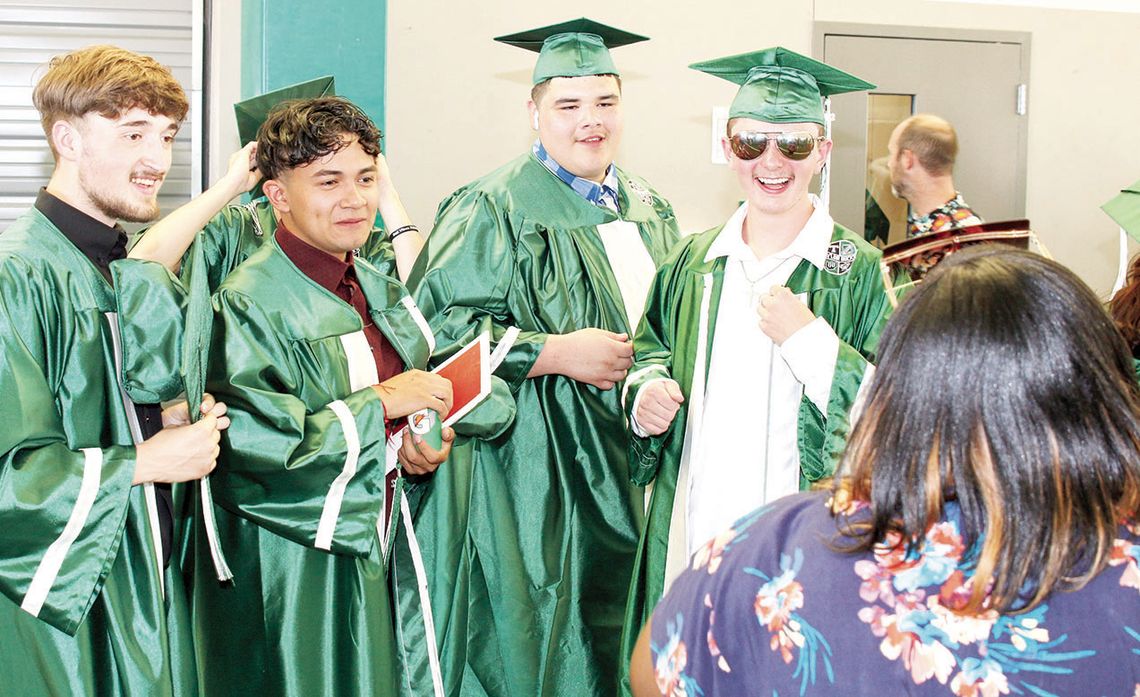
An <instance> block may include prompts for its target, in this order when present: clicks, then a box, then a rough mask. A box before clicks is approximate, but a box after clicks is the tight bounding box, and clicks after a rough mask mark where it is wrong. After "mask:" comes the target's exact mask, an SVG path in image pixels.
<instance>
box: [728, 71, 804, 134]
mask: <svg viewBox="0 0 1140 697" xmlns="http://www.w3.org/2000/svg"><path fill="white" fill-rule="evenodd" d="M728 117H729V118H731V119H735V118H739V117H743V118H750V119H756V120H757V121H767V122H768V123H801V122H802V123H818V124H819V125H821V126H822V125H824V119H823V102H822V98H821V97H820V95H819V86H818V85H817V84H816V82H815V78H814V77H812V76H811V75H809V74H807V73H805V72H803V71H802V70H796V69H795V68H777V67H768V66H765V67H760V68H753V69H752V70H751V71H749V73H748V81H747V82H745V83H744V84H743V85H742V86H741V87H740V89H739V90H737V92H736V97H735V98H734V99H733V100H732V106H730V107H729V109H728Z"/></svg>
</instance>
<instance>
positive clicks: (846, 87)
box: [689, 46, 875, 126]
mask: <svg viewBox="0 0 1140 697" xmlns="http://www.w3.org/2000/svg"><path fill="white" fill-rule="evenodd" d="M689 67H690V68H693V69H695V70H700V71H701V72H705V73H708V74H709V75H715V76H717V77H721V78H724V79H725V80H728V81H729V82H733V83H736V84H738V85H740V90H738V91H737V93H736V98H735V99H733V100H732V106H731V107H730V108H729V110H728V117H729V118H736V117H738V116H743V117H747V118H751V119H757V120H759V121H767V122H768V123H799V122H801V121H802V122H809V123H818V124H819V125H821V126H823V125H825V123H824V118H823V104H822V101H821V100H822V98H823V97H827V96H830V95H833V94H842V93H843V92H857V91H859V90H870V89H874V88H875V85H872V84H871V83H869V82H866V81H864V80H860V79H859V78H857V77H855V76H854V75H849V74H848V73H845V72H843V71H842V70H839V69H838V68H833V67H831V66H830V65H828V64H826V63H821V62H820V61H817V60H814V59H812V58H808V57H807V56H801V55H800V54H798V53H796V52H795V51H789V50H788V49H786V48H782V47H780V46H776V47H774V48H766V49H764V50H763V51H753V52H751V53H741V54H739V55H736V56H728V57H727V58H717V59H716V60H710V61H704V62H703V63H693V64H692V65H690V66H689Z"/></svg>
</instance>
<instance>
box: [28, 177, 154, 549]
mask: <svg viewBox="0 0 1140 697" xmlns="http://www.w3.org/2000/svg"><path fill="white" fill-rule="evenodd" d="M35 205H36V210H38V211H39V212H40V213H43V214H44V217H45V218H47V219H48V220H50V221H51V224H52V225H55V226H56V227H57V228H59V231H60V232H61V233H63V236H64V237H66V238H67V239H68V240H69V241H70V242H71V243H72V244H73V245H75V247H76V248H77V249H78V250H79V251H81V252H83V254H84V256H86V257H87V258H88V259H90V260H91V263H92V264H94V265H95V268H96V269H98V270H99V273H101V274H103V278H105V279H107V282H108V283H111V269H110V266H111V262H112V261H115V260H116V259H122V258H124V257H126V256H127V233H126V232H124V231H123V228H121V227H119V226H118V225H116V226H114V227H109V226H107V225H105V224H103V223H101V222H100V221H98V220H96V219H95V218H92V217H91V216H89V215H87V214H86V213H84V212H83V211H81V210H79V209H78V208H76V207H75V206H72V205H71V204H69V203H66V202H64V201H63V200H61V199H59V198H58V197H56V196H53V195H52V194H49V193H48V191H47V189H40V193H39V196H37V197H36V204H35ZM117 377H118V376H116V378H117ZM135 412H136V413H137V414H138V419H139V430H140V431H141V432H142V437H143V439H144V440H145V439H147V438H150V437H151V436H153V435H154V434H156V433H158V432H159V431H161V430H162V408H161V406H159V405H158V404H136V405H135ZM154 491H155V494H156V498H157V500H158V525H159V533H160V536H161V538H162V559H163V563H164V564H168V563H169V562H170V550H171V549H172V547H173V540H174V533H173V522H174V516H173V513H172V511H173V509H174V505H173V501H172V499H171V494H170V485H169V484H161V483H156V484H155V486H154Z"/></svg>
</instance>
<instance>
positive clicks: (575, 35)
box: [495, 17, 649, 85]
mask: <svg viewBox="0 0 1140 697" xmlns="http://www.w3.org/2000/svg"><path fill="white" fill-rule="evenodd" d="M648 40H649V37H647V36H641V35H639V34H631V33H630V32H628V31H622V30H621V29H615V28H613V27H608V26H606V25H604V24H599V23H598V22H595V21H594V20H592V19H586V18H585V17H581V18H579V19H573V20H570V21H569V22H562V23H561V24H552V25H550V26H549V27H541V28H539V29H529V30H527V31H520V32H518V33H517V34H508V35H506V36H496V37H495V41H501V42H502V43H504V44H510V45H511V46H517V47H519V48H525V49H526V50H528V51H536V52H537V53H538V62H537V63H535V64H534V75H533V78H532V79H533V80H534V82H533V84H535V85H537V84H538V83H540V82H545V81H546V80H549V79H550V78H552V77H583V76H585V75H619V74H620V73H618V71H617V68H616V67H615V66H614V61H613V58H611V57H610V51H609V49H611V48H618V47H619V46H626V45H629V44H635V43H637V42H639V41H648Z"/></svg>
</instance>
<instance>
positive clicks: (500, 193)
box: [409, 19, 677, 696]
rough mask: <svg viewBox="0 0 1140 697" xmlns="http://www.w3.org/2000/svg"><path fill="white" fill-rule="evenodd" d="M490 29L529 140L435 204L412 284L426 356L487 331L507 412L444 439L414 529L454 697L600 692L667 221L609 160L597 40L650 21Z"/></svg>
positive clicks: (617, 621)
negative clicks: (508, 62) (455, 440)
mask: <svg viewBox="0 0 1140 697" xmlns="http://www.w3.org/2000/svg"><path fill="white" fill-rule="evenodd" d="M498 40H499V41H503V42H506V43H509V44H512V45H515V46H520V47H522V48H526V49H529V50H532V51H539V56H538V61H537V63H536V65H535V69H534V75H533V84H534V87H533V89H532V91H531V101H530V102H529V103H528V105H527V106H528V110H529V115H530V121H531V125H532V127H533V128H535V129H536V130H537V131H538V140H537V141H536V142H535V144H534V147H533V148H532V150H531V152H529V153H526V154H525V155H523V156H521V157H519V158H517V159H515V160H514V161H512V162H510V163H508V164H507V165H505V166H503V167H501V168H499V169H497V170H495V171H493V172H491V173H490V174H488V175H486V176H484V177H482V178H480V179H478V180H476V181H474V182H472V183H471V184H468V185H467V186H464V187H463V188H461V189H460V190H459V191H457V192H455V193H454V194H452V195H451V196H450V197H449V198H447V199H446V200H445V201H444V202H443V203H442V204H441V205H440V208H439V212H438V215H437V218H436V222H435V226H434V228H433V230H432V233H431V235H429V236H428V241H427V244H426V246H425V247H424V251H423V253H422V254H421V256H420V258H419V259H418V260H417V262H416V266H415V267H414V269H413V271H412V276H411V277H410V279H409V286H410V287H411V288H412V289H413V292H414V293H415V295H416V299H417V302H419V303H420V306H421V307H422V308H423V309H424V313H425V314H426V315H427V316H428V317H429V318H430V321H431V322H432V326H433V328H434V329H435V332H436V336H437V337H438V338H439V342H440V345H439V347H438V349H437V350H436V354H435V355H436V359H437V360H438V359H442V358H445V357H447V356H448V355H450V354H451V353H453V352H454V351H455V350H456V349H458V348H459V347H461V346H463V345H465V344H466V343H467V342H468V341H470V340H471V339H472V338H473V337H475V336H476V335H477V334H479V333H481V332H484V331H489V332H490V333H491V339H492V341H493V342H494V344H495V349H494V353H493V356H492V363H493V366H494V374H495V376H496V377H497V378H499V379H501V380H502V381H503V382H504V383H505V385H504V387H505V388H508V389H506V392H508V394H507V396H506V398H507V400H508V401H510V402H511V403H512V407H513V408H515V409H516V417H515V420H514V423H513V424H511V425H510V426H509V428H507V429H506V430H505V431H504V432H503V433H502V434H501V435H498V436H497V437H492V438H481V439H470V440H466V441H465V442H463V443H462V444H461V445H457V446H456V448H455V450H454V451H453V452H452V457H451V460H450V461H449V463H448V465H447V466H446V467H445V468H442V469H441V470H440V471H439V472H437V473H436V474H435V476H434V480H433V481H432V483H431V487H430V490H429V493H428V495H427V497H426V500H425V502H424V504H423V509H422V510H421V513H420V516H419V518H418V520H417V531H418V533H419V534H420V536H421V540H422V541H423V544H424V548H425V553H426V554H427V555H428V556H429V559H428V563H429V567H430V568H432V569H433V572H434V573H433V574H432V579H433V580H432V598H433V606H434V610H435V617H436V620H437V628H438V630H439V632H438V633H439V636H440V638H441V650H442V656H441V658H442V661H443V668H444V677H445V682H446V683H447V687H448V691H449V694H460V693H461V694H465V695H467V694H470V695H479V694H487V695H531V696H533V695H553V694H575V695H587V694H597V695H607V696H608V695H612V694H613V693H614V691H615V690H616V685H617V681H616V676H617V669H618V655H617V648H618V638H619V634H620V631H621V626H620V625H621V616H622V611H623V607H624V605H625V596H626V588H627V587H628V580H629V574H630V570H631V563H632V558H633V551H634V548H635V546H636V544H637V536H638V533H639V531H640V529H641V524H642V510H643V495H642V490H641V489H640V487H633V486H631V485H630V482H629V467H628V464H627V459H626V457H627V439H626V437H625V435H624V424H623V417H622V415H621V412H620V409H619V406H618V394H617V390H616V389H615V385H617V384H620V382H621V381H622V380H623V379H624V377H625V374H626V370H627V369H628V368H629V365H630V362H631V356H632V346H631V343H630V341H629V338H630V335H631V334H632V332H633V330H634V329H635V328H636V326H637V324H638V322H639V321H640V318H641V311H642V307H643V305H644V301H645V294H646V292H647V290H648V287H649V283H650V281H651V280H652V276H653V272H654V270H655V268H656V266H657V264H658V263H660V262H661V261H662V260H663V259H664V257H665V254H666V252H667V250H668V248H669V247H670V246H671V245H672V244H673V243H674V242H675V240H676V239H677V226H676V223H675V221H674V217H673V212H672V209H671V208H670V206H669V204H668V203H667V202H666V201H664V200H663V199H662V198H661V197H660V196H659V195H658V194H656V193H655V192H654V191H653V190H652V188H650V186H649V185H648V184H647V183H646V182H645V181H644V180H642V179H640V178H638V177H635V176H633V175H632V174H630V173H628V172H626V171H624V170H623V169H621V168H620V167H618V166H617V165H615V164H614V157H615V153H616V150H617V146H618V143H619V141H620V138H621V133H622V126H623V119H622V113H621V110H622V101H621V100H622V89H621V82H620V80H619V78H618V74H617V69H616V68H615V67H614V64H613V59H612V58H611V56H610V53H609V49H610V48H614V47H616V46H621V45H624V44H629V43H633V42H635V41H642V40H644V37H640V36H637V35H633V34H629V33H627V32H623V31H620V30H617V29H613V28H611V27H606V26H604V25H601V24H598V23H596V22H591V21H589V20H585V19H581V20H575V21H572V22H567V23H564V24H559V25H554V26H551V27H544V28H542V29H537V30H533V31H528V32H522V33H520V34H515V35H511V36H505V37H500V38H499V39H498Z"/></svg>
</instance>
